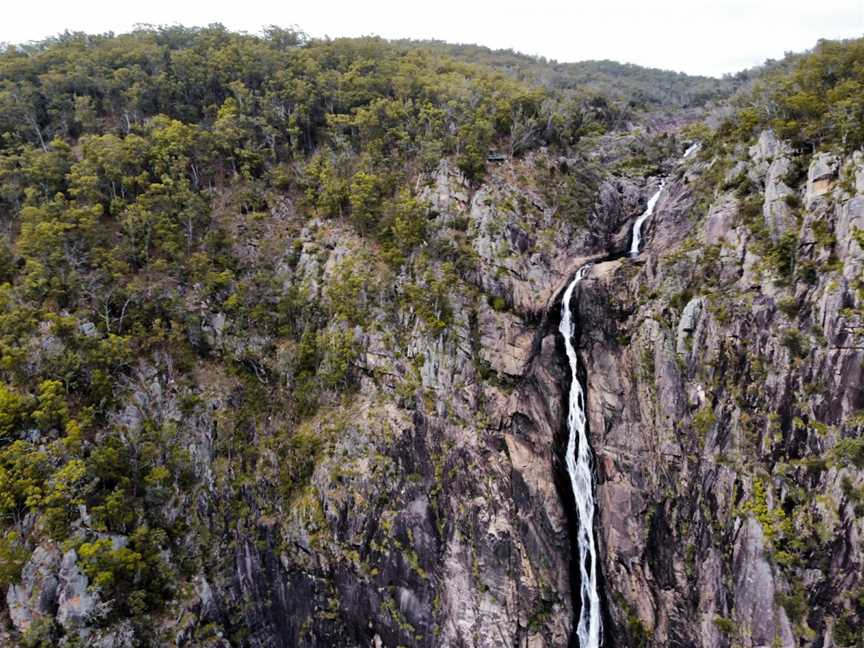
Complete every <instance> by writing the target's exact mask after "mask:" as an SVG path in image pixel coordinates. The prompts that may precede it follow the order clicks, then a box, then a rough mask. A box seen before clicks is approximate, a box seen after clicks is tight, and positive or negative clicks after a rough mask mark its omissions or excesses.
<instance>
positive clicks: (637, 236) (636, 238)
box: [630, 180, 666, 256]
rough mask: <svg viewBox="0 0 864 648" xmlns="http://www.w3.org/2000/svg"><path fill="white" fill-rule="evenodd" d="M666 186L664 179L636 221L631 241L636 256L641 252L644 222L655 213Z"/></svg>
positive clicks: (631, 250)
mask: <svg viewBox="0 0 864 648" xmlns="http://www.w3.org/2000/svg"><path fill="white" fill-rule="evenodd" d="M665 186H666V181H665V180H663V181H662V182H661V183H660V188H659V189H658V190H657V193H655V194H654V195H653V196H651V198H650V199H649V200H648V206H647V207H646V208H645V211H644V212H642V215H641V216H639V218H637V219H636V222H635V223H634V224H633V239H632V241H631V242H630V256H636V255H637V254H639V244H640V243H641V242H642V224H643V223H644V222H645V221H646V220H647V219H648V217H649V216H651V214H653V213H654V206H655V205H656V204H657V201H658V200H659V199H660V194H661V193H662V192H663V187H665Z"/></svg>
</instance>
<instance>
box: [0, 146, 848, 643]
mask: <svg viewBox="0 0 864 648" xmlns="http://www.w3.org/2000/svg"><path fill="white" fill-rule="evenodd" d="M738 153H739V155H738V159H735V160H731V161H729V160H727V159H723V158H721V157H715V156H713V154H712V153H711V152H710V151H706V152H704V153H701V154H700V155H699V156H693V157H692V158H688V159H687V160H685V161H681V160H679V159H678V158H677V157H672V158H670V159H669V160H667V161H666V162H665V167H666V169H667V171H666V172H667V173H668V178H667V184H666V189H665V190H664V192H663V194H662V196H661V199H660V201H659V203H658V205H657V208H656V211H655V214H654V216H653V217H652V219H651V220H650V221H649V222H648V223H646V229H645V238H644V240H645V243H644V249H643V252H642V254H640V255H639V257H638V258H636V259H630V258H625V257H622V256H621V253H623V251H624V250H626V248H627V246H628V244H629V236H630V227H631V225H632V222H633V219H634V218H635V217H636V216H637V215H638V214H639V213H640V211H641V210H642V209H643V208H644V204H645V201H646V200H647V198H648V196H650V195H651V193H653V191H654V190H656V187H657V185H658V184H659V180H660V178H659V177H654V178H650V179H648V180H640V179H635V180H634V179H629V178H627V177H625V176H612V175H611V174H609V173H608V172H599V173H598V175H597V177H596V178H595V180H596V185H595V190H594V196H595V197H594V206H593V208H592V209H591V211H590V213H589V214H588V215H587V216H586V218H585V219H583V220H580V219H578V218H575V217H569V216H568V214H567V213H566V212H563V211H562V210H561V209H556V208H554V206H553V205H551V204H550V202H549V199H548V197H546V196H544V187H543V181H542V180H537V175H536V173H535V171H536V169H538V168H543V169H552V171H551V172H550V173H553V174H554V173H558V172H560V173H573V169H572V167H573V166H574V165H582V164H587V162H586V161H584V160H564V159H560V160H553V159H549V158H547V157H546V156H545V155H544V154H542V153H537V154H535V155H533V156H529V158H528V159H526V160H524V161H521V162H518V163H517V162H514V163H512V164H508V165H504V166H501V167H498V168H496V169H494V170H492V171H491V173H490V176H489V177H488V178H487V180H486V181H485V182H484V183H483V184H482V185H481V186H479V187H471V186H470V185H469V183H468V182H467V181H466V180H465V179H464V178H463V177H462V176H461V175H460V174H459V173H458V172H457V171H456V170H455V169H454V168H452V167H451V166H450V165H448V164H446V163H442V165H441V166H440V167H439V169H438V170H437V171H436V172H435V173H434V174H432V175H431V176H429V177H427V178H425V179H424V181H423V183H424V186H425V188H424V189H423V191H422V192H421V196H422V198H423V201H424V202H425V204H427V205H428V206H429V211H428V215H429V219H430V222H431V223H434V228H432V230H431V231H433V232H434V233H433V234H432V235H431V237H430V239H429V240H428V242H427V244H426V247H425V249H424V250H421V252H420V253H419V256H420V257H421V258H422V259H423V263H422V265H421V264H420V263H415V264H414V265H412V266H409V267H408V268H407V269H405V270H404V271H403V273H402V274H400V275H398V276H392V273H391V274H388V270H387V269H386V267H384V266H383V265H382V264H381V263H380V261H378V260H377V259H376V258H375V257H374V254H371V253H370V250H369V246H368V245H367V243H366V242H365V241H363V240H362V239H359V238H358V237H357V236H356V234H353V233H352V231H351V230H350V229H349V228H347V227H343V226H342V225H341V224H340V223H338V222H334V221H329V222H313V223H311V224H306V225H305V227H304V229H303V233H302V237H301V243H300V244H299V245H298V246H295V247H292V248H291V249H284V248H283V249H279V247H278V242H279V240H280V239H279V236H278V232H276V233H274V231H264V232H258V233H257V234H255V233H253V232H251V230H250V231H249V232H245V233H244V236H243V237H238V241H241V240H242V243H240V242H237V243H235V245H238V246H239V245H241V244H242V245H248V249H247V250H246V251H245V254H247V255H255V254H267V253H268V252H266V251H265V250H264V248H265V247H266V246H264V244H263V241H265V240H267V241H270V242H271V244H273V243H274V242H275V246H274V247H275V249H276V250H277V255H276V261H275V267H276V269H277V270H276V272H277V276H278V279H279V280H280V281H282V282H283V284H284V285H285V286H286V287H287V286H289V285H302V286H303V289H304V290H306V291H308V292H309V293H310V294H315V295H319V296H321V298H322V299H328V300H331V301H338V300H343V301H345V302H346V303H349V302H350V305H351V307H352V309H355V310H358V309H359V310H358V312H359V313H360V314H357V313H356V312H355V313H353V314H350V315H349V316H346V318H344V319H343V320H340V321H334V322H333V323H332V325H331V327H330V328H329V329H328V331H329V333H328V334H329V335H330V336H331V337H330V338H329V339H330V344H331V345H332V346H334V347H337V348H338V347H339V344H340V341H345V340H351V341H353V342H356V346H355V347H352V348H356V349H359V351H358V352H357V353H356V354H355V355H352V356H351V357H350V364H351V367H352V368H353V369H352V371H354V372H356V379H357V387H356V389H355V390H354V392H353V394H352V395H351V397H350V398H345V399H342V400H338V401H333V402H330V403H328V404H327V405H326V407H323V408H322V409H320V410H319V412H318V413H317V414H316V415H315V416H313V417H311V418H309V419H308V420H306V421H305V422H304V423H303V427H302V429H301V430H299V431H297V432H296V433H295V434H294V435H293V436H292V437H291V439H292V440H291V441H290V443H288V444H287V445H286V444H284V443H281V442H280V441H279V437H278V434H277V433H278V429H279V425H280V421H278V420H276V419H273V418H272V417H271V418H266V419H265V418H263V417H262V420H257V418H256V419H255V420H254V422H253V423H254V424H252V423H249V429H245V428H244V430H245V432H244V434H245V435H246V436H245V438H247V439H248V445H247V446H246V447H244V446H243V444H242V443H241V444H237V443H236V441H232V440H231V439H232V438H234V436H232V434H233V433H236V430H237V429H239V428H233V427H231V426H236V425H238V423H237V422H236V421H235V420H234V419H232V418H231V417H230V413H231V410H232V409H234V408H236V407H237V404H238V402H239V399H241V398H242V397H248V391H247V392H244V389H246V390H248V389H249V387H244V386H243V385H242V384H240V383H238V381H237V379H236V377H234V376H232V375H230V374H227V373H225V372H224V371H221V370H219V369H218V367H214V366H212V365H208V364H207V363H203V362H202V363H200V364H199V365H198V366H197V367H196V383H195V385H193V386H188V385H181V384H178V382H177V380H175V378H176V372H175V369H174V364H173V361H172V359H171V358H170V357H164V358H156V359H154V360H153V361H152V362H150V361H148V362H146V363H145V362H143V361H142V364H141V366H140V367H139V369H138V370H137V373H136V377H135V378H134V379H133V380H130V382H129V384H128V385H125V386H124V389H126V390H127V391H128V394H129V396H128V399H127V401H128V403H129V405H128V407H127V408H126V409H125V410H124V411H120V412H117V414H116V415H117V417H121V418H122V420H123V422H124V425H125V426H126V427H127V428H128V429H129V430H130V433H135V430H136V429H139V428H141V426H142V425H143V422H144V421H145V420H148V419H153V418H157V419H159V420H164V421H170V422H172V424H173V425H174V426H175V427H176V429H177V430H179V435H180V440H179V443H180V444H181V445H182V447H183V449H184V451H185V452H186V453H187V455H186V456H188V457H189V464H190V469H191V471H192V472H193V473H194V478H195V480H196V483H197V484H198V486H197V487H196V488H195V489H194V491H193V493H194V494H192V495H186V496H184V497H180V496H176V497H174V498H172V499H169V500H168V501H167V502H166V504H165V505H164V514H165V516H166V517H168V518H170V519H171V520H174V521H176V522H177V523H178V524H181V523H182V524H184V525H186V526H185V527H184V528H186V529H187V531H186V537H187V545H188V555H189V556H192V557H193V559H190V560H189V562H188V564H182V565H180V564H176V565H175V564H174V561H175V560H177V558H176V557H174V556H165V560H166V561H167V562H168V563H169V564H172V566H174V567H176V568H177V569H178V571H179V572H180V573H181V574H182V578H181V585H180V587H178V588H177V590H176V591H175V592H174V596H173V601H172V604H171V605H170V606H169V608H168V609H167V610H166V611H165V613H164V614H163V615H161V616H159V617H158V618H154V619H151V623H150V624H149V627H147V628H142V626H141V625H140V624H138V625H135V624H133V623H130V622H122V623H105V622H104V621H100V619H103V620H104V619H106V618H108V616H107V615H108V613H109V610H110V606H111V604H112V602H111V601H102V600H100V598H99V594H98V591H94V589H93V588H92V587H91V586H90V585H89V583H88V579H87V577H86V576H85V575H84V574H83V573H82V572H81V571H80V569H78V567H77V559H78V557H77V556H76V554H75V551H74V550H73V551H66V552H64V551H63V548H62V547H57V546H55V545H53V544H50V543H46V544H44V546H43V545H40V546H39V547H38V548H37V549H36V551H34V552H33V554H32V556H31V558H30V560H29V562H28V563H27V565H26V566H25V568H24V570H23V574H22V582H21V583H20V584H18V585H14V586H12V587H10V589H9V591H8V594H7V603H8V609H9V617H10V622H11V626H12V628H13V629H10V632H13V633H17V632H22V633H23V632H26V631H28V630H29V629H30V627H31V626H32V625H33V623H34V621H38V620H39V619H44V618H54V619H56V621H57V623H59V624H60V625H62V626H63V628H65V629H66V631H67V634H66V638H65V639H64V641H65V642H66V643H67V645H74V644H73V643H70V641H71V639H70V638H75V637H78V638H79V639H80V640H83V641H85V642H87V643H88V644H89V645H97V646H104V647H106V648H107V647H109V646H125V645H132V644H133V643H135V642H138V643H145V644H146V643H147V642H150V643H154V644H158V645H178V646H228V645H246V646H256V647H259V646H260V647H264V646H398V645H403V646H477V647H480V646H501V645H516V646H520V647H524V648H541V647H543V646H547V647H552V646H566V645H568V644H569V645H572V629H573V620H574V618H575V612H576V610H575V607H576V606H577V605H578V599H576V598H574V596H573V592H574V591H575V590H576V588H577V586H578V583H577V582H576V580H575V579H576V574H575V572H574V570H573V565H572V556H573V553H574V547H573V538H572V534H571V529H572V526H573V524H574V520H573V519H572V516H573V515H574V513H573V506H572V494H570V493H569V491H568V488H569V485H568V483H567V479H566V474H565V472H564V466H563V455H562V452H563V448H564V446H565V437H566V430H565V419H566V411H565V409H564V408H565V407H566V399H565V394H566V391H567V388H568V381H569V379H570V378H569V370H568V368H567V366H566V363H565V360H564V357H563V346H562V340H561V339H560V337H559V335H558V333H557V321H558V317H559V311H560V301H559V300H560V298H561V292H562V290H563V288H564V287H565V286H566V284H567V282H568V281H569V279H570V278H571V277H572V274H573V272H574V271H575V270H576V268H578V267H579V266H580V265H581V264H582V263H583V262H585V261H586V260H589V259H594V260H597V261H598V262H597V264H596V265H595V266H594V268H593V270H592V272H591V274H590V276H589V278H586V279H585V280H584V281H583V282H582V284H581V286H580V288H579V291H578V295H577V301H578V329H579V335H578V343H579V352H580V356H581V361H582V364H583V367H584V370H585V376H584V379H585V384H586V386H587V403H588V412H589V424H590V433H591V437H592V440H593V445H594V451H595V454H596V459H597V462H596V464H597V481H598V483H597V501H598V510H599V515H598V519H597V520H596V533H597V538H598V540H599V545H600V550H601V556H602V565H601V567H602V573H603V582H604V592H603V598H604V607H605V610H606V615H607V618H606V622H605V624H604V625H605V628H606V634H605V636H606V645H609V646H613V645H614V646H634V647H635V646H705V647H709V646H710V647H718V648H719V647H725V646H733V645H735V646H773V645H779V646H796V645H807V646H814V647H816V646H819V647H826V648H827V647H828V646H842V645H855V644H854V641H857V640H858V639H855V637H856V630H855V629H856V628H859V629H860V625H859V624H860V617H859V616H856V614H857V613H858V612H860V606H861V604H862V602H861V600H860V597H861V595H862V589H861V588H862V586H864V584H862V583H861V579H862V576H861V565H862V562H861V561H862V556H861V551H862V546H861V534H862V531H864V521H862V516H861V507H862V502H864V473H862V468H864V450H862V446H861V445H860V427H859V425H860V417H859V418H856V415H857V413H858V412H859V410H861V409H862V408H864V395H862V393H861V390H860V384H861V371H862V360H864V356H862V350H864V346H862V344H861V342H860V340H859V333H860V330H861V329H860V327H861V322H860V317H861V310H860V308H861V300H860V297H859V295H858V292H857V291H858V277H859V276H860V272H861V263H862V259H864V252H862V248H861V244H860V241H859V239H858V238H857V237H856V235H855V232H856V227H859V226H864V161H862V157H861V156H860V155H857V154H856V156H854V157H852V158H849V159H839V158H836V157H831V156H825V155H819V156H815V157H813V158H812V159H811V160H807V161H806V166H805V167H802V160H801V159H799V158H795V157H794V156H793V154H792V151H791V149H789V147H787V146H785V145H784V144H783V143H782V142H780V141H778V140H777V139H776V138H775V137H774V136H773V135H772V134H771V133H770V132H766V133H764V134H763V135H762V136H761V137H760V139H759V143H758V145H756V146H754V147H753V148H751V149H750V150H741V151H739V152H738ZM556 168H557V169H559V171H555V169H556ZM802 168H803V169H804V170H805V171H806V173H804V172H802V171H801V169H802ZM544 177H546V176H544ZM278 216H279V218H281V219H283V221H284V222H286V223H290V222H291V221H292V219H294V218H296V217H295V215H294V213H293V210H292V208H291V205H285V207H284V213H282V214H279V215H278ZM256 236H257V238H256ZM259 242H260V243H261V245H260V246H259V245H258V243H259ZM454 250H456V251H457V252H458V253H457V252H454ZM605 259H612V260H605ZM448 264H450V265H451V266H452V264H465V272H464V273H462V274H463V275H464V276H467V277H469V278H470V280H468V281H461V280H457V279H455V278H454V275H453V274H452V273H448ZM361 276H362V279H359V280H358V282H355V283H352V282H351V280H352V278H355V279H356V278H358V277H361ZM334 286H336V287H344V286H347V288H346V289H345V290H343V291H342V292H337V291H335V289H334ZM445 292H446V298H444V297H443V295H444V293H445ZM191 303H193V300H192V296H190V304H191ZM195 303H196V305H195V306H194V307H195V308H198V309H200V316H201V321H202V325H201V329H200V335H201V343H202V344H205V343H206V344H207V345H208V347H209V348H213V349H218V350H219V351H220V353H223V354H225V355H226V356H227V357H233V358H236V359H237V361H241V362H242V361H245V360H244V359H248V358H255V357H258V356H257V355H256V354H255V352H254V349H255V348H256V345H257V346H258V347H260V348H267V344H268V341H267V340H256V339H254V338H249V337H247V336H244V334H243V330H242V328H241V327H240V324H239V323H238V322H234V321H232V320H231V318H230V315H226V314H224V313H222V312H219V311H215V310H211V309H210V308H209V307H207V305H206V304H203V305H202V304H200V303H197V302H195ZM190 307H191V306H190ZM296 352H297V350H296V349H287V348H286V349H281V350H279V351H277V353H276V354H274V355H273V357H264V358H263V359H261V362H263V363H266V366H265V367H262V371H261V376H262V381H263V380H264V379H263V376H277V377H278V381H279V382H280V384H285V385H292V384H294V383H295V382H296V381H297V380H299V379H300V378H299V377H298V376H297V375H295V374H294V373H293V370H292V369H291V365H290V363H288V362H286V360H285V358H286V357H289V356H290V355H291V354H293V353H296ZM320 361H321V362H323V363H327V362H333V363H337V362H338V361H339V359H338V358H335V359H334V358H330V357H329V356H328V357H325V358H324V359H322V360H320ZM264 369H266V371H264ZM265 393H266V394H267V397H268V398H271V399H272V398H278V395H279V393H280V392H279V390H278V385H277V386H273V385H269V384H268V386H267V390H265ZM244 395H245V396H244ZM190 396H194V397H195V399H194V403H193V405H190V404H189V403H190V398H189V397H190ZM262 407H263V406H262ZM268 411H269V410H268ZM276 411H278V408H276ZM253 416H254V413H253ZM247 423H248V422H247ZM235 436H236V435H235ZM252 448H254V451H253V450H252ZM298 458H299V459H298ZM298 462H299V464H298ZM298 465H299V466H300V467H299V468H298V467H297V466H298ZM241 466H242V470H241ZM286 470H290V471H291V475H290V477H291V478H290V479H288V480H286V477H285V474H284V473H285V471H286ZM81 519H82V521H81V524H87V523H88V522H87V515H86V511H83V512H82V518H81ZM111 542H113V543H116V544H117V546H118V547H119V546H122V545H123V543H125V542H126V540H125V539H124V538H123V537H114V538H112V539H111ZM18 636H19V635H18V634H9V635H7V640H8V641H15V640H17V639H13V637H18ZM849 637H852V640H851V641H852V642H853V643H848V641H850V640H849Z"/></svg>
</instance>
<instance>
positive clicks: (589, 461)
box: [558, 182, 665, 648]
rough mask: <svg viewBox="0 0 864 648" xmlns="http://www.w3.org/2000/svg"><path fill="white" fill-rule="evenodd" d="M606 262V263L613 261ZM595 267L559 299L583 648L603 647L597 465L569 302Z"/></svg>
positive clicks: (635, 250) (579, 274)
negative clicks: (567, 377)
mask: <svg viewBox="0 0 864 648" xmlns="http://www.w3.org/2000/svg"><path fill="white" fill-rule="evenodd" d="M664 184H665V182H661V183H660V188H659V189H658V190H657V192H656V193H655V194H654V195H653V196H651V198H650V200H649V201H648V205H647V207H646V209H645V211H644V212H643V213H642V214H641V215H640V216H639V218H637V219H636V222H635V223H634V224H633V238H632V242H631V245H630V250H629V254H630V256H636V255H637V254H639V245H640V243H641V241H642V239H641V230H642V225H643V223H644V222H645V220H647V219H648V218H649V217H650V216H651V214H653V213H654V207H655V205H656V204H657V201H658V200H659V199H660V194H661V192H662V191H663V187H664ZM609 258H610V257H607V258H606V260H609ZM592 265H593V264H592V263H587V264H585V265H583V266H582V267H580V268H579V270H577V271H576V276H575V277H574V278H573V281H571V282H570V285H569V286H567V290H566V291H565V292H564V296H563V297H562V299H561V323H560V325H559V327H558V331H559V332H560V333H561V336H562V337H563V338H564V348H565V349H566V351H567V361H568V363H569V365H570V375H571V381H570V394H569V398H568V407H567V450H566V455H565V459H566V463H567V474H568V475H569V476H570V486H571V488H572V489H573V498H574V500H575V502H576V512H577V514H578V526H577V531H576V536H577V537H576V540H577V544H578V546H579V581H580V595H581V607H580V611H579V624H578V626H577V628H576V634H577V636H578V637H579V646H580V648H599V647H600V646H601V644H602V643H603V621H602V615H601V611H600V593H599V588H598V579H599V575H598V567H597V545H596V542H595V539H594V509H595V503H594V466H593V458H592V452H591V446H590V444H589V443H588V429H587V423H588V415H587V412H586V407H585V389H584V388H583V386H582V383H581V382H580V380H579V373H578V368H579V358H578V356H577V355H576V347H575V345H574V335H575V334H576V326H575V322H574V320H573V312H572V310H571V307H570V302H571V300H572V298H573V291H574V290H575V288H576V285H577V284H578V283H579V282H580V281H582V280H583V279H584V278H585V277H586V276H587V275H588V273H589V272H590V271H591V267H592Z"/></svg>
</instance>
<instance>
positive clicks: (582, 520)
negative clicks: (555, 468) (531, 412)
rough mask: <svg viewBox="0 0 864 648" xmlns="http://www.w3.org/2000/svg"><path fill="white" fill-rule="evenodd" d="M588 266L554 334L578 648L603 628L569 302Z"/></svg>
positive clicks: (590, 647) (589, 647)
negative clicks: (563, 359)
mask: <svg viewBox="0 0 864 648" xmlns="http://www.w3.org/2000/svg"><path fill="white" fill-rule="evenodd" d="M590 270H591V264H590V263H589V264H587V265H584V266H582V267H581V268H579V270H578V271H577V272H576V276H575V277H574V278H573V281H572V282H570V285H569V286H568V287H567V290H566V291H565V292H564V297H563V298H562V301H561V324H560V325H559V327H558V331H559V332H560V333H561V335H562V337H563V338H564V347H565V349H566V350H567V360H568V362H569V364H570V373H571V376H572V380H571V381H570V397H569V401H568V411H567V431H568V436H567V454H566V462H567V473H568V474H569V475H570V486H571V488H572V489H573V498H574V500H575V501H576V512H577V513H578V518H579V520H578V529H577V543H578V545H579V574H580V581H581V587H580V589H581V600H582V608H581V610H580V612H579V625H578V626H577V629H576V632H577V635H578V636H579V646H580V648H599V646H600V644H601V642H602V633H603V625H602V620H601V615H600V594H599V591H598V576H597V572H598V570H597V547H596V544H595V542H594V473H593V466H592V460H591V448H590V446H589V444H588V433H587V425H586V424H587V415H586V412H585V392H584V390H583V389H582V384H581V383H580V382H579V374H578V366H579V360H578V357H577V355H576V348H575V346H574V345H573V335H574V333H575V327H574V323H573V314H572V311H571V310H570V300H571V299H572V297H573V290H574V289H575V288H576V284H578V283H579V282H580V281H582V279H584V278H585V276H586V275H587V274H588V272H589V271H590Z"/></svg>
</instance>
